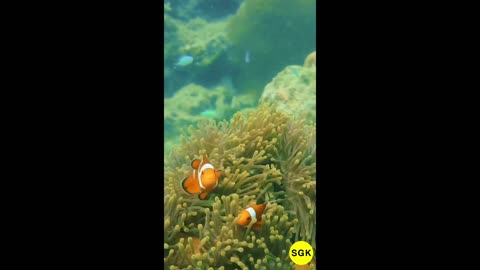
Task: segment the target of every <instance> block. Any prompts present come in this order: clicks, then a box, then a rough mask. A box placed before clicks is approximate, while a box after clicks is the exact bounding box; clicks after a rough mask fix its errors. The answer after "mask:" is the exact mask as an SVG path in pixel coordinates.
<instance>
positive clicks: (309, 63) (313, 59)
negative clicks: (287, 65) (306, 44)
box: [303, 51, 317, 68]
mask: <svg viewBox="0 0 480 270" xmlns="http://www.w3.org/2000/svg"><path fill="white" fill-rule="evenodd" d="M303 66H304V67H306V68H309V67H316V66H317V51H314V52H312V53H311V54H309V55H308V56H307V58H305V62H304V63H303Z"/></svg>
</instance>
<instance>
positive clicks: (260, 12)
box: [227, 0, 316, 91]
mask: <svg viewBox="0 0 480 270" xmlns="http://www.w3.org/2000/svg"><path fill="white" fill-rule="evenodd" d="M315 5H316V1H315V0H295V1H292V0H245V1H244V2H243V3H242V5H241V6H240V8H239V9H238V11H237V13H236V14H235V15H233V16H231V18H230V19H229V22H228V26H227V32H228V38H229V40H230V41H231V42H232V43H233V45H234V47H232V49H231V51H230V52H229V54H230V55H231V61H233V62H234V63H236V66H237V70H236V71H235V73H234V74H235V77H234V83H235V85H236V87H237V88H238V89H239V90H240V91H248V90H249V89H260V88H263V87H264V86H265V84H267V83H268V81H269V80H271V78H272V77H273V76H275V74H276V73H278V72H279V71H280V70H282V68H283V67H285V66H287V65H295V64H298V65H301V64H302V61H303V59H304V57H305V55H307V54H308V53H310V52H311V51H312V50H314V49H315V47H316V23H315V18H316V13H315V10H316V8H315ZM246 51H249V52H250V54H251V61H250V63H248V64H245V63H244V55H245V53H246Z"/></svg>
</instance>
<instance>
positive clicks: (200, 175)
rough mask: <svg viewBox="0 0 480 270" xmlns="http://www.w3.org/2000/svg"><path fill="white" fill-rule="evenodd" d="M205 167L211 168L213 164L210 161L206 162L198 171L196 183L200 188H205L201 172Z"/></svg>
mask: <svg viewBox="0 0 480 270" xmlns="http://www.w3.org/2000/svg"><path fill="white" fill-rule="evenodd" d="M205 169H213V165H212V164H210V163H207V164H205V165H203V166H202V168H201V169H200V170H199V171H198V184H199V185H200V187H201V188H202V189H205V187H204V186H203V184H202V173H203V171H204V170H205Z"/></svg>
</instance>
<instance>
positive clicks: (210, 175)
mask: <svg viewBox="0 0 480 270" xmlns="http://www.w3.org/2000/svg"><path fill="white" fill-rule="evenodd" d="M191 166H192V168H193V171H192V172H191V173H190V175H189V176H188V177H187V178H185V179H183V181H182V188H183V190H185V191H186V192H187V193H189V194H192V195H196V194H200V195H199V196H198V197H199V198H200V199H201V200H205V199H206V198H207V195H208V194H209V193H210V192H212V191H213V190H214V189H215V187H216V186H217V184H218V179H219V178H220V176H222V171H220V170H215V168H214V167H213V165H212V164H210V162H209V161H208V157H207V155H205V154H204V155H203V158H202V160H199V159H194V160H193V161H192V164H191Z"/></svg>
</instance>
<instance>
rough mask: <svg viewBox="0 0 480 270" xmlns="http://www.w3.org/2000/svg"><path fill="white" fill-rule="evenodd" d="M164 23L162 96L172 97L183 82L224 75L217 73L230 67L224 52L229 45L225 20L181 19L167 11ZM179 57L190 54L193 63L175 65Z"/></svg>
mask: <svg viewBox="0 0 480 270" xmlns="http://www.w3.org/2000/svg"><path fill="white" fill-rule="evenodd" d="M164 22H165V39H164V44H165V49H164V55H165V57H164V76H165V93H166V94H165V96H166V97H170V96H172V95H173V93H174V91H176V90H178V89H179V88H180V87H181V86H182V85H180V84H182V83H184V82H192V81H197V82H199V83H201V84H203V85H205V84H208V83H211V82H213V83H218V81H220V80H221V79H222V78H223V76H218V75H219V74H220V75H221V74H225V73H226V71H228V68H227V67H228V66H229V65H228V64H227V60H228V59H227V58H226V57H225V52H226V51H227V50H228V49H229V47H230V46H231V44H230V42H229V41H228V40H227V37H226V33H225V27H226V22H224V21H220V22H207V21H206V20H204V19H200V18H194V19H191V20H189V21H188V22H182V21H180V20H177V19H174V18H172V17H171V16H170V15H169V12H167V11H165V14H164ZM182 56H191V57H193V64H191V65H188V66H187V67H181V68H178V67H176V66H175V63H176V62H177V61H178V59H179V58H180V57H182ZM212 74H215V75H214V76H212Z"/></svg>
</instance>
